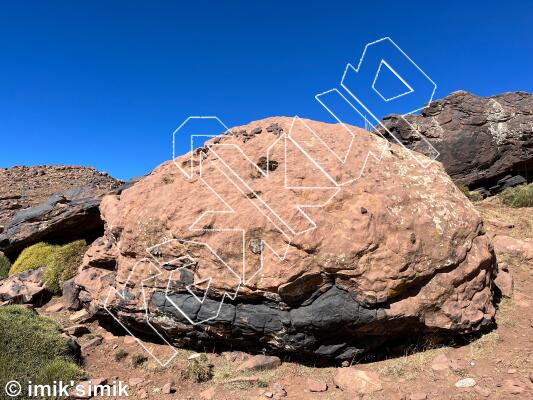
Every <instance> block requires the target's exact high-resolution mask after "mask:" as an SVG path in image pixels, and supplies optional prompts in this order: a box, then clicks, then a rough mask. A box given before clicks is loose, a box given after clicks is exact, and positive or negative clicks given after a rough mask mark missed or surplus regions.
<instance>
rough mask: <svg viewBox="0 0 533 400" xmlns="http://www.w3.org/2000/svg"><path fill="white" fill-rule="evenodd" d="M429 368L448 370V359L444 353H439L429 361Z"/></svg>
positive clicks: (438, 370)
mask: <svg viewBox="0 0 533 400" xmlns="http://www.w3.org/2000/svg"><path fill="white" fill-rule="evenodd" d="M431 369H432V370H433V371H436V372H442V371H448V370H449V369H450V360H449V359H448V357H446V354H439V355H438V356H437V357H435V358H434V359H433V361H432V362H431Z"/></svg>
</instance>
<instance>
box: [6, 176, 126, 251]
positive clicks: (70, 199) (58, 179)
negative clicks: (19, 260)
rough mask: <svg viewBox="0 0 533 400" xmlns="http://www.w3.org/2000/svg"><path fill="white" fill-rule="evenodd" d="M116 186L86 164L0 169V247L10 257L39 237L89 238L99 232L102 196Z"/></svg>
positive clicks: (100, 229) (117, 183)
mask: <svg viewBox="0 0 533 400" xmlns="http://www.w3.org/2000/svg"><path fill="white" fill-rule="evenodd" d="M121 185H122V182H121V181H118V180H116V179H113V178H111V177H110V176H109V175H107V174H106V173H100V172H98V171H96V170H94V169H93V168H87V167H74V166H38V167H13V168H7V169H0V188H1V189H0V250H1V251H3V252H4V253H5V254H6V255H8V256H10V257H11V258H13V257H15V256H16V255H17V254H18V253H20V252H21V251H22V250H23V249H24V248H25V247H27V246H30V245H32V244H35V243H37V242H40V241H52V242H61V241H72V240H74V239H82V238H84V239H90V240H93V239H94V238H95V237H98V236H100V235H101V234H102V231H103V222H102V220H101V218H100V212H99V210H98V207H99V205H100V201H101V199H102V197H103V196H104V195H105V194H108V193H110V192H112V191H116V190H120V187H121Z"/></svg>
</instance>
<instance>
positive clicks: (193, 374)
mask: <svg viewBox="0 0 533 400" xmlns="http://www.w3.org/2000/svg"><path fill="white" fill-rule="evenodd" d="M182 376H183V377H184V378H186V379H190V380H192V381H194V382H197V383H200V382H206V381H208V380H210V379H211V378H212V377H213V366H212V365H211V364H209V361H208V359H207V356H206V355H205V354H203V353H202V354H199V355H198V357H196V358H193V359H191V360H189V364H188V365H187V368H186V369H185V370H183V371H182Z"/></svg>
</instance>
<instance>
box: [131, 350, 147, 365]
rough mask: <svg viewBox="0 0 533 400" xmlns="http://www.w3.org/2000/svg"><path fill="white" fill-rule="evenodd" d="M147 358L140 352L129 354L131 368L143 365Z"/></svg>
mask: <svg viewBox="0 0 533 400" xmlns="http://www.w3.org/2000/svg"><path fill="white" fill-rule="evenodd" d="M147 360H148V359H147V358H146V357H145V356H144V354H142V353H135V354H134V355H132V356H131V365H132V367H133V368H137V367H140V366H141V365H143V364H144V363H145V362H146V361H147Z"/></svg>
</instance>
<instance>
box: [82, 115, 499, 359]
mask: <svg viewBox="0 0 533 400" xmlns="http://www.w3.org/2000/svg"><path fill="white" fill-rule="evenodd" d="M420 161H422V162H421V163H420ZM428 162H429V160H428V159H426V158H425V157H424V156H422V155H420V154H418V155H417V156H416V157H413V156H412V154H410V153H409V152H408V151H407V150H405V149H403V148H402V147H400V146H397V145H394V144H391V143H389V142H388V141H386V140H384V139H383V138H381V137H379V136H377V135H374V134H370V133H368V132H366V131H364V130H362V129H358V128H355V127H349V126H344V125H341V124H326V123H321V122H315V121H310V120H302V119H298V118H296V119H292V118H284V117H276V118H268V119H264V120H260V121H256V122H252V123H250V124H248V125H246V126H242V127H238V128H234V129H233V130H232V131H231V132H225V133H224V134H222V135H220V136H218V137H216V138H214V139H211V140H210V141H208V142H207V143H206V145H205V146H204V147H201V148H199V149H197V150H196V151H194V152H191V153H188V154H186V155H184V156H181V157H178V158H177V159H175V160H173V161H168V162H166V163H164V164H162V165H160V166H159V167H157V168H156V169H155V170H154V171H153V172H152V173H151V174H149V175H148V176H146V177H145V178H144V179H142V180H140V181H139V182H138V183H136V185H135V186H133V187H132V188H130V189H128V190H125V191H124V192H122V193H121V194H120V195H110V196H107V197H105V198H104V199H103V201H102V204H101V207H100V209H101V213H102V218H103V220H104V221H105V226H106V230H105V235H104V237H103V238H101V239H99V240H97V241H96V242H95V243H94V244H93V245H92V247H91V248H90V249H89V250H88V252H87V254H86V256H85V259H84V263H83V265H82V267H81V269H80V273H79V275H78V277H77V278H76V284H77V285H78V286H79V288H80V290H81V291H80V295H79V297H80V300H81V302H82V303H83V304H84V306H85V307H86V308H87V309H89V310H90V311H91V312H92V313H94V314H96V315H97V316H99V317H101V318H105V317H107V318H110V319H111V317H113V318H114V320H115V321H116V322H120V323H121V324H122V325H124V326H125V327H127V328H128V329H130V330H131V331H132V332H137V331H141V332H143V333H145V334H146V333H152V334H154V335H155V334H156V332H155V331H157V334H160V335H162V336H163V337H164V338H165V340H168V341H169V342H170V343H172V344H177V345H182V344H187V343H191V344H201V343H206V342H209V343H211V344H213V343H222V344H231V345H232V346H235V347H238V346H239V345H240V346H242V347H247V348H248V349H251V348H255V349H257V350H261V349H264V348H266V349H270V350H273V351H283V352H293V353H298V354H300V355H304V354H308V355H314V356H318V357H325V358H337V359H348V358H352V357H354V356H355V355H358V354H361V353H363V352H365V351H369V350H372V349H376V348H377V347H379V346H381V345H382V344H383V343H384V342H386V341H387V340H388V339H392V338H397V337H401V336H409V337H411V338H413V337H415V336H417V335H456V334H466V333H470V332H474V331H478V330H480V329H482V328H483V327H484V326H487V325H489V324H491V322H492V320H493V317H494V312H495V310H494V307H493V304H492V296H493V288H492V279H493V275H494V268H495V257H494V253H493V251H492V246H491V244H490V241H489V239H488V237H487V235H486V234H485V231H484V228H483V224H482V221H481V218H480V215H479V214H478V212H477V211H476V210H475V209H474V207H473V206H472V204H471V203H470V202H469V201H468V200H467V199H466V197H465V196H464V195H463V194H462V193H461V192H460V190H458V189H457V188H456V186H455V185H454V184H453V183H452V181H451V179H450V178H449V177H448V175H446V173H445V172H444V169H443V168H442V166H441V164H440V163H437V162H433V163H429V166H427V167H425V166H423V165H426V164H428ZM189 173H191V174H192V175H188V174H189Z"/></svg>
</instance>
